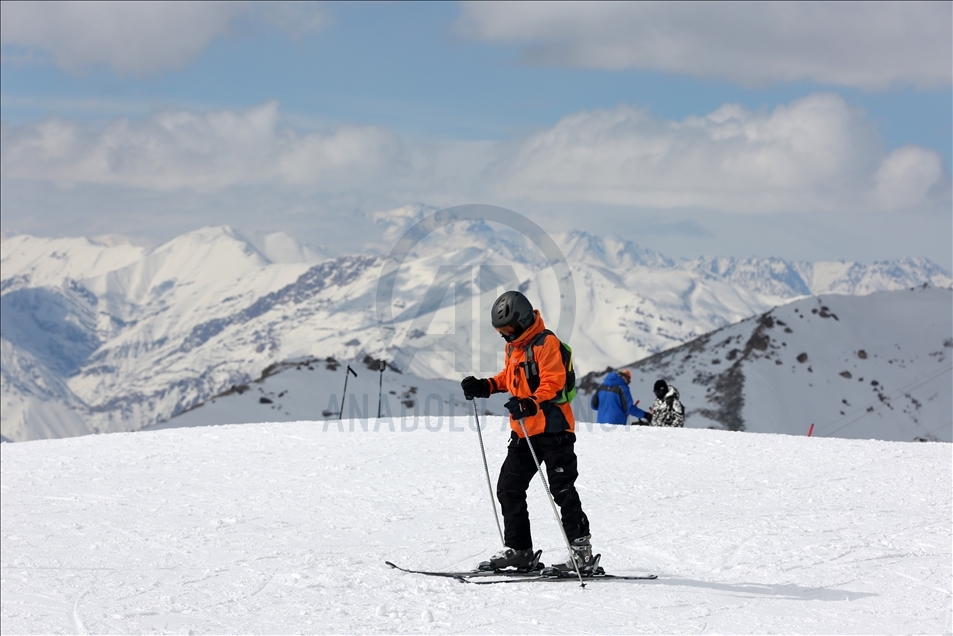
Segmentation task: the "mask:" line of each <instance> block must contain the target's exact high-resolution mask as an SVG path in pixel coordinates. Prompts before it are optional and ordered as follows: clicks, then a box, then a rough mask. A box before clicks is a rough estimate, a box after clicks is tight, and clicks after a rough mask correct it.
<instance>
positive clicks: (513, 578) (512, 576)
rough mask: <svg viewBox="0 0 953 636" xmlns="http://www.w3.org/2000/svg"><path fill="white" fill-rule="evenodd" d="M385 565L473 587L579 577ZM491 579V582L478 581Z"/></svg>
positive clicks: (642, 577) (636, 577) (648, 577)
mask: <svg viewBox="0 0 953 636" xmlns="http://www.w3.org/2000/svg"><path fill="white" fill-rule="evenodd" d="M384 563H385V564H387V565H388V566H390V567H392V568H394V569H395V570H400V571H401V572H406V573H407V574H422V575H424V576H438V577H443V578H448V579H454V580H456V581H460V582H461V583H472V584H474V585H492V584H495V583H525V582H530V581H578V580H579V577H578V576H576V573H575V572H566V573H563V574H561V575H559V576H552V575H544V574H541V570H540V569H536V570H530V571H525V572H521V571H518V570H465V571H459V572H447V571H434V570H413V569H410V568H403V567H400V566H399V565H397V564H395V563H392V562H390V561H384ZM657 578H658V575H657V574H606V573H605V572H602V573H599V574H595V575H589V576H583V577H582V579H583V581H584V582H589V581H601V580H614V581H652V580H654V579H657ZM480 579H493V580H480Z"/></svg>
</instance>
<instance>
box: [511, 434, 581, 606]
mask: <svg viewBox="0 0 953 636" xmlns="http://www.w3.org/2000/svg"><path fill="white" fill-rule="evenodd" d="M520 428H521V429H523V438H524V439H525V440H526V445H527V446H529V453H530V455H532V456H533V462H534V463H535V464H536V470H537V471H538V472H539V478H540V479H541V480H542V481H543V488H544V489H545V490H546V496H547V497H548V498H549V505H551V506H552V507H553V514H554V515H555V516H556V525H557V526H559V531H560V532H561V533H562V535H563V540H564V541H565V542H566V549H567V550H569V558H570V559H571V560H572V564H573V566H574V567H575V568H576V575H577V576H578V577H579V585H580V586H581V587H586V584H585V582H584V581H583V580H582V572H580V571H579V564H578V563H576V557H575V556H574V555H573V553H572V545H571V544H570V543H569V535H567V534H566V529H565V528H564V527H563V522H562V519H560V518H559V511H558V510H556V500H555V499H553V493H552V491H551V490H550V489H549V481H547V479H546V473H544V472H543V467H542V466H540V465H539V459H537V458H536V451H535V450H533V443H532V442H531V441H529V433H527V432H526V424H525V423H524V422H523V418H520Z"/></svg>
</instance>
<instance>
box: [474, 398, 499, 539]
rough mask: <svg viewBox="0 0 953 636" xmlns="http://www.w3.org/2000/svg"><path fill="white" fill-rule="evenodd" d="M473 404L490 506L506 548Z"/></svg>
mask: <svg viewBox="0 0 953 636" xmlns="http://www.w3.org/2000/svg"><path fill="white" fill-rule="evenodd" d="M471 401H472V402H473V419H475V420H476V427H477V435H478V436H479V438H480V454H481V455H482V456H483V472H484V473H486V487H487V489H488V490H489V491H490V504H492V506H493V521H495V522H496V529H497V530H498V531H499V533H500V543H502V544H503V547H504V548H505V547H506V539H504V538H503V528H501V527H500V515H498V514H497V512H496V499H495V498H494V497H493V485H492V484H491V483H490V467H489V466H487V464H486V449H484V448H483V431H482V430H480V416H479V415H478V414H477V403H476V400H471Z"/></svg>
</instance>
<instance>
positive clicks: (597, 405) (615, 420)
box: [590, 369, 645, 424]
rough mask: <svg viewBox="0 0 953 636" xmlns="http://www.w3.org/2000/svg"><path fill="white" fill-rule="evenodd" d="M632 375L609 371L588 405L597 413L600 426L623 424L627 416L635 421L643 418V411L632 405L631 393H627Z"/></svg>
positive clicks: (620, 371)
mask: <svg viewBox="0 0 953 636" xmlns="http://www.w3.org/2000/svg"><path fill="white" fill-rule="evenodd" d="M631 381H632V374H631V373H630V372H629V370H628V369H620V370H619V371H611V372H610V373H609V375H607V376H606V379H605V380H603V382H602V384H601V385H599V388H598V389H596V393H595V395H593V396H592V400H591V401H590V405H591V406H592V408H593V409H597V410H598V411H599V414H598V416H597V417H596V421H597V422H599V423H600V424H625V423H626V420H627V419H628V416H629V415H631V416H632V417H634V418H636V419H640V420H641V419H642V418H644V417H645V411H643V410H642V409H640V408H639V407H638V406H637V404H638V403H637V402H636V403H633V401H632V393H630V392H629V382H631Z"/></svg>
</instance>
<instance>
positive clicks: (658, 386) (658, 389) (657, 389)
mask: <svg viewBox="0 0 953 636" xmlns="http://www.w3.org/2000/svg"><path fill="white" fill-rule="evenodd" d="M652 392H653V393H655V397H657V398H658V399H660V400H661V399H662V398H664V397H665V394H666V393H668V384H666V383H665V380H659V381H658V382H656V383H655V386H654V387H653V388H652Z"/></svg>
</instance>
